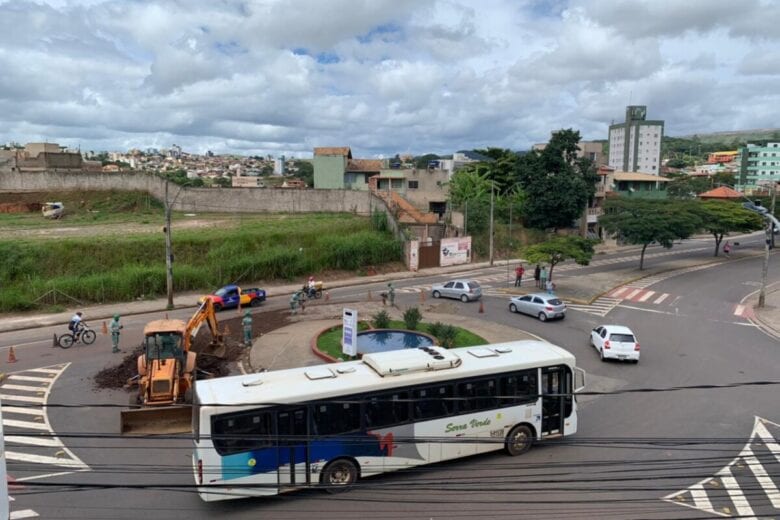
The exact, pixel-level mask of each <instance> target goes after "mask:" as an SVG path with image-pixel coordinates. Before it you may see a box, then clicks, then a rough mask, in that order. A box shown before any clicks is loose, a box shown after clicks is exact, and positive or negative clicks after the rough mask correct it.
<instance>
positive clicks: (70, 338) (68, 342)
mask: <svg viewBox="0 0 780 520" xmlns="http://www.w3.org/2000/svg"><path fill="white" fill-rule="evenodd" d="M96 338H97V334H95V331H94V330H92V329H90V328H89V325H87V324H86V323H84V322H83V321H82V322H80V324H79V327H78V330H76V331H75V332H68V333H67V334H63V335H62V336H60V337H58V338H57V345H59V346H60V347H61V348H70V347H72V346H73V344H74V343H78V342H79V341H81V342H82V343H84V344H85V345H91V344H93V343H94V342H95V339H96Z"/></svg>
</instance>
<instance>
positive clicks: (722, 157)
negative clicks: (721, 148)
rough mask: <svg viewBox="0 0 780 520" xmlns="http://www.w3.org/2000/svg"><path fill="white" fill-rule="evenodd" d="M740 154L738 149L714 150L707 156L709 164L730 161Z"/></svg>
mask: <svg viewBox="0 0 780 520" xmlns="http://www.w3.org/2000/svg"><path fill="white" fill-rule="evenodd" d="M737 155H739V151H738V150H733V151H728V152H712V153H711V154H709V155H708V156H707V163H708V164H718V163H730V162H732V161H734V159H735V158H736V157H737Z"/></svg>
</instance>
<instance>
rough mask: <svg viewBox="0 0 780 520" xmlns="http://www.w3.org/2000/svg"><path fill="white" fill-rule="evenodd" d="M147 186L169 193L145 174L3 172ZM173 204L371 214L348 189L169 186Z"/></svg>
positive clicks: (98, 185)
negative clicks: (174, 199)
mask: <svg viewBox="0 0 780 520" xmlns="http://www.w3.org/2000/svg"><path fill="white" fill-rule="evenodd" d="M109 190H119V191H144V192H147V193H149V194H150V195H151V196H153V197H155V198H156V199H159V200H163V199H164V196H165V181H163V180H162V179H160V178H159V177H156V176H153V175H148V174H145V173H102V172H81V173H72V172H67V173H65V172H24V173H20V172H9V171H0V191H6V192H13V191H109ZM169 193H170V199H173V198H174V197H175V196H176V195H177V194H178V196H177V197H176V203H175V205H174V209H176V210H178V211H189V212H193V213H196V212H249V213H258V212H269V213H277V212H278V213H311V212H320V211H323V212H350V213H357V214H360V215H368V214H370V210H371V207H370V206H371V203H370V198H371V194H370V193H368V192H365V191H346V190H293V189H285V188H267V189H258V188H181V187H179V186H177V185H175V184H173V183H171V184H170V186H169Z"/></svg>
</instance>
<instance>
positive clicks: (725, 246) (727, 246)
mask: <svg viewBox="0 0 780 520" xmlns="http://www.w3.org/2000/svg"><path fill="white" fill-rule="evenodd" d="M729 253H731V243H730V242H729V241H728V240H726V243H725V244H723V254H724V255H726V258H728V257H729Z"/></svg>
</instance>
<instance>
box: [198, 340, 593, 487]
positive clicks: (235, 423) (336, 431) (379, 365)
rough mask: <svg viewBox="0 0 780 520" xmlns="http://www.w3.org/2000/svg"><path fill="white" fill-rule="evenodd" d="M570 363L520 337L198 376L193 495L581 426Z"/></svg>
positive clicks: (426, 458) (463, 452) (336, 483)
mask: <svg viewBox="0 0 780 520" xmlns="http://www.w3.org/2000/svg"><path fill="white" fill-rule="evenodd" d="M574 363H575V359H574V356H573V355H572V354H570V353H569V352H567V351H566V350H563V349H562V348H560V347H556V346H554V345H551V344H549V343H545V342H542V341H515V342H509V343H499V344H493V345H483V346H481V347H469V348H458V349H449V350H448V349H443V348H440V347H428V348H421V349H405V350H396V351H392V352H383V353H376V354H366V355H364V356H363V358H362V359H361V360H360V361H349V362H344V363H334V364H330V365H320V366H314V367H304V368H294V369H289V370H279V371H272V372H262V373H258V374H250V375H243V376H234V377H226V378H219V379H212V380H205V381H198V382H197V383H196V385H195V395H194V399H193V434H194V441H195V450H194V454H193V470H194V473H195V482H196V485H197V487H198V492H199V494H200V496H201V498H202V499H203V500H205V501H214V500H226V499H232V498H241V497H249V496H260V495H275V494H278V493H284V492H287V491H291V490H294V489H297V488H304V487H310V486H321V487H323V488H324V489H326V490H328V491H332V492H335V491H340V490H344V489H347V488H349V487H350V486H351V485H352V484H354V483H355V482H356V481H357V480H358V479H359V478H365V477H370V476H372V475H377V474H380V473H384V472H388V471H394V470H397V469H403V468H410V467H414V466H418V465H421V464H430V463H434V462H440V461H445V460H450V459H454V458H458V457H466V456H469V455H475V454H477V453H484V452H488V451H493V450H498V449H501V448H504V449H505V450H506V451H507V452H508V453H509V454H510V455H520V454H521V453H524V452H525V451H527V450H528V449H529V448H530V447H531V443H532V442H534V441H542V440H545V439H551V438H556V437H562V436H564V435H571V434H573V433H575V432H576V431H577V403H576V400H575V399H574V398H573V395H572V394H573V393H574V392H577V391H579V390H580V389H581V388H582V387H583V386H584V378H585V373H584V371H582V370H581V369H578V368H576V367H575V365H574ZM575 375H578V376H579V375H581V376H582V377H581V382H582V383H583V384H582V385H579V387H578V388H573V387H574V386H575V383H574V379H575V378H574V376H575ZM577 382H578V383H579V382H580V378H579V377H577Z"/></svg>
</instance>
